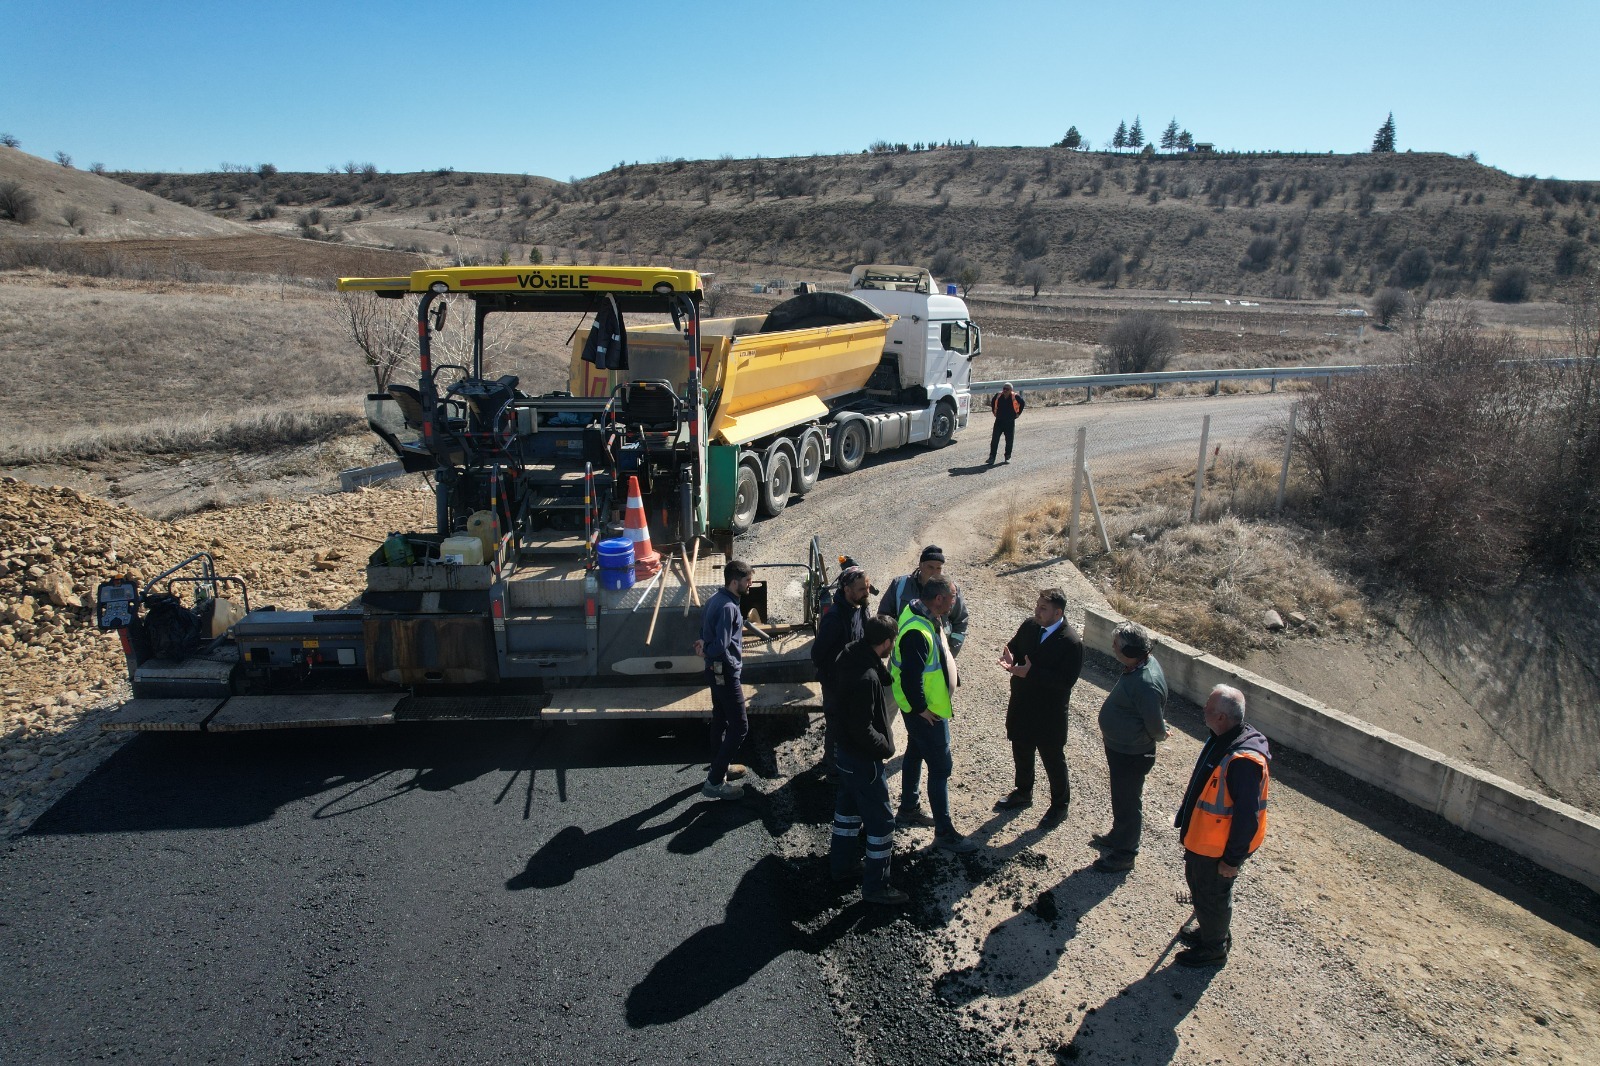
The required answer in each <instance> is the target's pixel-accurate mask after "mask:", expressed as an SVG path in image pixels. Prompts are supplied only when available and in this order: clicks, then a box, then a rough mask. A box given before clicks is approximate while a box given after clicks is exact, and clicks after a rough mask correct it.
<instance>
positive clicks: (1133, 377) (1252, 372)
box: [971, 356, 1585, 400]
mask: <svg viewBox="0 0 1600 1066" xmlns="http://www.w3.org/2000/svg"><path fill="white" fill-rule="evenodd" d="M1583 362H1585V360H1584V359H1583V358H1581V357H1580V358H1574V357H1572V356H1557V357H1555V358H1553V359H1506V360H1504V361H1503V362H1502V365H1510V366H1515V365H1524V364H1525V365H1529V366H1549V367H1568V366H1575V365H1578V364H1581V363H1583ZM1409 365H1410V364H1409V363H1363V364H1356V365H1351V366H1279V367H1273V366H1262V367H1244V368H1237V369H1230V370H1163V371H1160V372H1159V373H1155V374H1075V375H1072V376H1070V377H1059V378H1013V379H1012V381H1011V387H1012V388H1014V389H1016V390H1017V391H1019V392H1023V391H1027V390H1029V389H1032V390H1035V391H1037V390H1039V389H1085V390H1087V396H1088V398H1089V399H1091V400H1092V399H1094V390H1095V389H1117V388H1122V387H1123V386H1125V385H1149V386H1150V390H1151V391H1150V395H1151V396H1155V395H1157V394H1158V393H1160V391H1161V386H1163V385H1172V384H1177V383H1179V382H1184V381H1210V382H1212V383H1213V384H1214V387H1215V389H1220V388H1221V385H1222V382H1224V381H1266V382H1268V383H1269V384H1270V385H1271V387H1272V391H1273V392H1277V391H1278V382H1279V380H1280V379H1281V380H1284V381H1293V380H1297V379H1298V380H1304V379H1307V378H1321V379H1323V380H1325V381H1326V380H1328V379H1330V378H1336V377H1348V376H1350V375H1352V374H1367V373H1371V372H1372V371H1375V370H1401V369H1404V368H1405V367H1407V366H1409ZM1004 384H1005V382H1003V381H974V382H972V384H971V388H972V393H973V395H974V396H988V395H990V394H991V393H996V392H999V391H1000V388H1001V386H1003V385H1004Z"/></svg>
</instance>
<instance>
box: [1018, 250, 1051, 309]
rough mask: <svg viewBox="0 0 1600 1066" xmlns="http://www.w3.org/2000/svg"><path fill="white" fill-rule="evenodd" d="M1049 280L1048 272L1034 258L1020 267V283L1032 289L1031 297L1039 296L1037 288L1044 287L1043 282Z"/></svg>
mask: <svg viewBox="0 0 1600 1066" xmlns="http://www.w3.org/2000/svg"><path fill="white" fill-rule="evenodd" d="M1049 280H1050V272H1049V271H1048V270H1046V269H1045V268H1044V264H1043V263H1041V262H1039V261H1038V260H1037V259H1035V260H1034V261H1033V262H1031V263H1028V264H1026V265H1025V266H1023V268H1022V283H1023V284H1024V285H1026V286H1028V287H1029V288H1030V289H1032V290H1033V298H1034V299H1035V300H1037V299H1038V298H1039V290H1040V289H1042V288H1044V285H1045V282H1047V281H1049Z"/></svg>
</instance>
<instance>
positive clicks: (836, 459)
mask: <svg viewBox="0 0 1600 1066" xmlns="http://www.w3.org/2000/svg"><path fill="white" fill-rule="evenodd" d="M866 461H867V425H866V423H865V422H859V421H857V420H855V419H851V420H850V421H849V422H845V423H844V424H842V425H840V426H839V428H838V429H836V430H834V431H833V468H834V469H835V470H837V471H839V473H841V474H853V473H855V472H856V471H857V470H859V469H861V464H862V463H864V462H866Z"/></svg>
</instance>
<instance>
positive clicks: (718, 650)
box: [694, 559, 755, 800]
mask: <svg viewBox="0 0 1600 1066" xmlns="http://www.w3.org/2000/svg"><path fill="white" fill-rule="evenodd" d="M754 579H755V570H754V569H753V568H752V567H751V566H750V564H749V563H747V562H744V561H743V560H740V559H730V560H729V561H728V563H727V565H726V566H724V567H723V568H722V580H723V585H722V588H720V589H718V590H717V591H716V593H715V594H714V595H713V596H712V597H711V599H709V600H707V601H706V606H705V610H704V612H703V613H702V615H701V618H700V639H699V640H697V641H695V642H694V650H695V654H696V655H699V656H702V657H703V658H704V659H705V661H706V684H708V685H710V686H711V766H710V767H709V768H708V770H707V773H706V783H705V784H704V785H702V786H701V788H700V792H701V794H702V795H704V796H708V797H710V798H711V799H725V800H733V799H739V798H740V797H741V796H743V795H744V788H743V787H742V786H740V785H736V784H734V783H733V782H731V781H729V780H728V778H729V777H739V776H741V775H743V773H744V767H742V766H740V765H739V764H737V763H735V762H734V761H733V756H734V754H735V753H736V752H737V751H738V750H739V745H740V744H743V743H744V738H745V736H746V735H747V734H748V733H749V732H750V718H749V714H748V711H747V709H746V707H745V703H744V687H743V686H742V685H741V684H740V680H739V674H740V672H741V671H742V670H743V668H744V615H742V614H741V613H740V612H739V601H740V599H741V598H742V597H743V596H744V594H745V593H747V592H749V591H750V583H751V581H753V580H754Z"/></svg>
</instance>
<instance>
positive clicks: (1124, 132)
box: [1111, 122, 1128, 149]
mask: <svg viewBox="0 0 1600 1066" xmlns="http://www.w3.org/2000/svg"><path fill="white" fill-rule="evenodd" d="M1111 147H1113V148H1117V149H1122V148H1126V147H1128V124H1127V123H1126V122H1119V123H1117V132H1116V133H1113V134H1112V135H1111Z"/></svg>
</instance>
